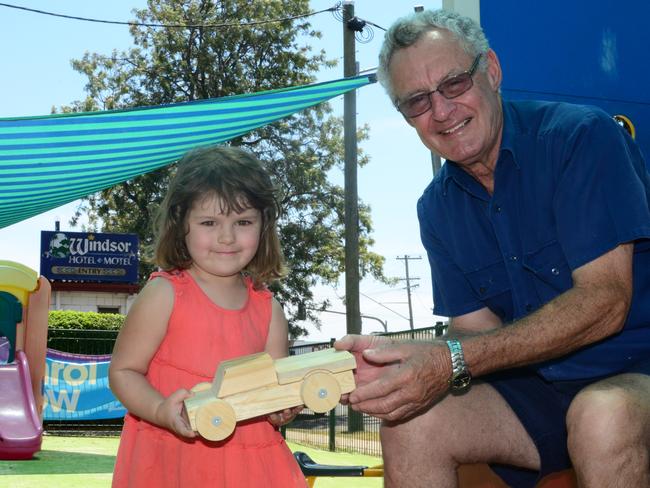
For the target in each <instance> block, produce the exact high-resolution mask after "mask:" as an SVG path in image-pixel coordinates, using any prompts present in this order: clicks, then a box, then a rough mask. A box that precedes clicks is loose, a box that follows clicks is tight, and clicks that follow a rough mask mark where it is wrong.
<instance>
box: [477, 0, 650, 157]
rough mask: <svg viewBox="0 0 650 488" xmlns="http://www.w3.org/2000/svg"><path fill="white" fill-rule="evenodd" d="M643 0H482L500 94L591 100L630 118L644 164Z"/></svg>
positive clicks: (648, 149) (647, 33)
mask: <svg viewBox="0 0 650 488" xmlns="http://www.w3.org/2000/svg"><path fill="white" fill-rule="evenodd" d="M648 19H650V2H648V1H646V0H635V1H630V2H621V1H620V0H619V1H614V0H600V1H598V2H594V1H593V0H571V1H566V0H544V1H522V0H483V1H482V2H481V25H482V26H483V29H484V30H485V33H486V35H487V37H488V40H489V41H490V45H491V46H492V48H493V49H494V50H495V51H496V52H497V54H498V55H499V59H500V61H501V66H502V69H503V72H504V79H503V85H502V92H503V95H504V97H505V98H507V99H511V100H512V99H522V98H525V99H539V100H558V101H567V102H572V103H583V104H590V105H597V106H599V107H601V108H603V109H604V110H605V111H607V112H608V113H610V114H612V115H616V114H622V115H625V116H626V117H627V118H629V119H630V120H631V121H632V123H633V124H634V127H635V129H636V140H637V142H638V143H639V145H640V146H641V149H642V151H643V154H644V155H645V157H646V162H647V163H648V164H649V165H650V88H649V87H650V62H649V61H648V59H649V58H648V49H649V48H650V28H649V27H648V24H647V22H648Z"/></svg>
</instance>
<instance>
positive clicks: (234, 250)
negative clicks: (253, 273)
mask: <svg viewBox="0 0 650 488" xmlns="http://www.w3.org/2000/svg"><path fill="white" fill-rule="evenodd" d="M187 226H188V233H187V235H186V236H185V244H186V246H187V250H188V251H189V254H190V257H191V258H192V262H193V264H192V267H193V268H194V269H195V270H197V271H199V272H205V273H208V274H210V275H213V276H218V277H224V278H225V277H232V276H235V275H238V274H239V272H240V271H241V270H243V269H244V268H245V267H246V265H248V263H250V261H251V260H252V259H253V257H254V256H255V253H256V252H257V248H258V246H259V242H260V234H261V232H262V214H261V212H260V211H259V210H257V209H255V208H248V209H246V210H244V211H243V212H241V213H236V212H234V211H233V212H231V213H229V214H224V213H223V211H222V201H221V199H220V198H218V197H216V196H208V197H206V198H202V199H199V200H197V201H196V202H195V203H194V205H193V206H192V209H191V210H190V212H189V213H188V215H187Z"/></svg>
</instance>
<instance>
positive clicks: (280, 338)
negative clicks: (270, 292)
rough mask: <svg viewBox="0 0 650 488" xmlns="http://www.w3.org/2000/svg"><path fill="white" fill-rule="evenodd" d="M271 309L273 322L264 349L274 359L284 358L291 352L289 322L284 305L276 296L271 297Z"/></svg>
mask: <svg viewBox="0 0 650 488" xmlns="http://www.w3.org/2000/svg"><path fill="white" fill-rule="evenodd" d="M271 310H272V312H271V324H270V325H269V335H268V337H267V338H266V347H265V348H264V351H265V352H268V353H269V354H270V355H271V357H272V358H273V359H279V358H284V357H287V355H288V354H289V324H288V323H287V318H286V317H285V316H284V310H282V306H281V305H280V303H279V302H278V301H277V300H276V299H275V298H272V299H271Z"/></svg>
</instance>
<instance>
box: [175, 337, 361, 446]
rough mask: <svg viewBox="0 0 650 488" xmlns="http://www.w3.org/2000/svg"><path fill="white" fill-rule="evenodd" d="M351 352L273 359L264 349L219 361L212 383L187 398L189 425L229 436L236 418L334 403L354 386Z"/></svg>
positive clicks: (212, 436) (209, 435)
mask: <svg viewBox="0 0 650 488" xmlns="http://www.w3.org/2000/svg"><path fill="white" fill-rule="evenodd" d="M355 367H356V362H355V360H354V357H353V356H352V355H351V354H350V353H349V352H347V351H336V350H334V349H324V350H322V351H317V352H312V353H308V354H301V355H297V356H289V357H286V358H282V359H278V360H276V361H274V360H273V359H272V358H271V356H269V354H268V353H258V354H251V355H249V356H242V357H239V358H235V359H231V360H229V361H223V362H222V363H221V364H219V367H218V368H217V372H216V374H215V376H214V380H213V381H212V383H199V384H197V385H196V386H194V388H192V391H193V392H194V396H192V397H191V398H188V399H187V400H185V410H186V413H187V417H188V419H189V421H190V425H191V427H192V429H194V430H195V431H198V432H199V434H201V436H202V437H204V438H206V439H209V440H213V441H217V440H223V439H225V438H226V437H228V436H230V434H232V432H233V431H234V429H235V424H236V422H237V421H240V420H245V419H249V418H253V417H258V416H260V415H267V414H269V413H272V412H277V411H279V410H283V409H285V408H291V407H295V406H298V405H305V406H306V407H307V408H309V409H311V410H313V411H314V412H317V413H322V412H327V411H328V410H331V409H332V408H334V407H335V406H336V404H337V403H338V402H339V400H340V398H341V395H342V394H343V393H349V392H351V391H352V390H353V389H354V387H355V384H354V376H353V373H352V370H353V369H354V368H355Z"/></svg>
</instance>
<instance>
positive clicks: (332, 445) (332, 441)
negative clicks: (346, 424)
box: [328, 407, 336, 451]
mask: <svg viewBox="0 0 650 488" xmlns="http://www.w3.org/2000/svg"><path fill="white" fill-rule="evenodd" d="M328 431H329V433H328V438H329V450H330V451H336V407H334V408H333V409H332V410H330V413H329V422H328Z"/></svg>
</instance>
